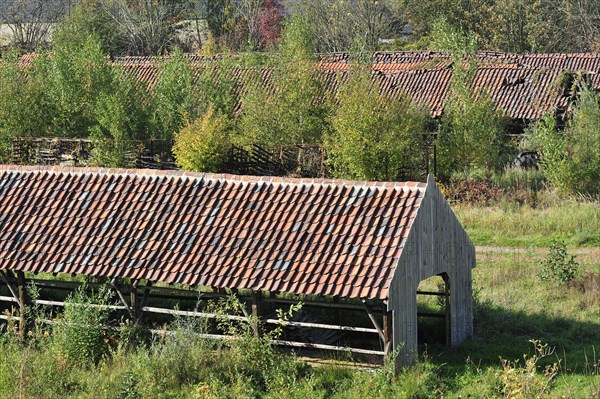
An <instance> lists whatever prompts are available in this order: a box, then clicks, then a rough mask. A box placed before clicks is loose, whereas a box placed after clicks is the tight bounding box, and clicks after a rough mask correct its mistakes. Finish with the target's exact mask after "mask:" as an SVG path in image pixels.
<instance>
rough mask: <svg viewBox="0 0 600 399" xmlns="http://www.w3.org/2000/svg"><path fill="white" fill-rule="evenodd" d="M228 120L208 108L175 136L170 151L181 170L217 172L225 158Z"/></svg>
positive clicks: (228, 140)
mask: <svg viewBox="0 0 600 399" xmlns="http://www.w3.org/2000/svg"><path fill="white" fill-rule="evenodd" d="M230 131H231V122H230V121H229V119H228V118H227V117H226V116H223V115H222V114H220V113H219V112H218V111H215V110H214V109H213V108H212V106H211V107H209V109H208V111H207V112H206V114H204V115H203V116H202V117H200V118H198V119H196V120H195V121H194V122H191V123H188V124H187V125H186V126H184V128H183V129H181V131H180V132H179V133H178V134H177V136H176V137H175V145H174V146H173V154H174V155H175V159H176V160H177V164H178V165H179V166H180V167H181V168H182V169H184V170H190V171H194V172H218V171H220V169H221V166H222V165H223V162H224V161H225V160H226V157H227V151H228V150H229V143H230Z"/></svg>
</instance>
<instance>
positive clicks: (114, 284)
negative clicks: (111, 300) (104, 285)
mask: <svg viewBox="0 0 600 399" xmlns="http://www.w3.org/2000/svg"><path fill="white" fill-rule="evenodd" d="M110 286H111V287H112V288H113V289H114V290H115V291H116V292H117V295H118V296H119V299H120V300H121V303H123V306H124V307H125V310H127V313H129V317H131V320H133V321H134V322H135V320H136V317H135V313H134V312H133V310H132V309H131V306H130V305H129V303H127V301H126V300H125V295H123V293H122V292H121V290H120V289H119V287H117V284H116V279H114V278H113V279H112V280H111V281H110Z"/></svg>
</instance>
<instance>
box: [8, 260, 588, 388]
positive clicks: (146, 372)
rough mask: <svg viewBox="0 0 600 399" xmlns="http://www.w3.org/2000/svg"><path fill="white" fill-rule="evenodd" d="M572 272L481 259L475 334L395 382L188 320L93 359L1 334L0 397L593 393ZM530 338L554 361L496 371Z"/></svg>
mask: <svg viewBox="0 0 600 399" xmlns="http://www.w3.org/2000/svg"><path fill="white" fill-rule="evenodd" d="M538 257H539V256H538ZM580 268H581V270H580V272H579V276H580V277H579V278H578V280H577V281H575V282H571V283H569V284H559V283H549V282H542V281H541V280H540V279H539V278H538V275H537V274H538V271H539V264H538V261H537V259H534V257H533V256H532V255H531V256H530V255H523V254H519V255H512V254H494V255H493V256H491V255H485V256H480V259H479V262H478V266H477V268H476V269H475V270H474V287H475V290H476V302H475V303H476V305H475V336H474V337H473V339H471V340H469V341H468V342H467V343H465V344H463V345H460V346H457V347H454V348H450V349H448V348H444V347H441V346H432V347H429V348H428V350H427V352H428V353H427V354H426V355H424V357H423V359H422V360H421V361H420V362H419V364H417V365H416V366H414V367H410V368H408V369H405V370H403V371H402V372H401V373H400V375H399V376H398V378H397V379H392V378H391V375H390V374H389V371H388V369H386V368H382V369H380V370H379V371H377V372H367V371H360V370H354V369H348V368H342V367H338V366H331V365H330V366H324V367H310V366H308V365H306V364H305V363H303V362H302V361H300V360H299V359H297V358H296V357H294V356H292V355H289V354H281V353H278V352H277V351H274V350H273V349H272V348H270V347H268V346H266V345H265V344H264V343H261V342H256V341H255V340H252V339H250V340H242V342H241V343H235V344H232V345H231V346H221V347H217V348H215V347H213V346H212V344H209V343H207V342H203V341H201V340H198V339H196V338H195V337H194V336H192V335H190V334H188V333H187V331H189V329H192V328H198V326H197V325H190V326H187V325H183V326H181V325H180V326H179V327H178V328H177V331H178V333H177V334H176V335H175V336H174V337H171V338H166V339H164V340H162V341H153V342H150V343H148V344H146V345H142V346H139V347H137V348H135V349H133V350H132V349H127V348H126V347H125V346H123V345H121V346H114V345H113V346H112V350H111V352H110V354H109V355H108V356H105V357H104V358H103V359H102V360H101V361H100V362H99V363H98V364H93V363H91V362H90V363H84V364H83V365H82V364H81V362H79V361H77V362H74V361H71V360H70V357H68V356H65V351H64V348H63V347H61V345H64V342H63V341H60V340H56V339H54V338H53V337H52V336H51V335H49V336H46V334H43V333H42V334H38V336H36V337H34V338H32V339H30V341H29V342H28V343H27V344H25V345H23V344H21V343H19V342H18V340H16V339H14V338H11V335H10V334H7V333H5V334H4V335H2V336H0V353H2V356H0V398H15V397H24V398H44V399H46V398H50V399H51V398H120V399H132V398H139V399H143V398H311V399H312V398H391V397H393V398H437V397H445V398H459V397H462V398H467V397H473V398H480V397H519V396H517V395H516V394H515V395H513V396H505V395H504V393H505V392H504V391H503V387H504V386H505V384H506V382H503V378H506V376H507V375H516V376H517V380H516V381H517V382H522V383H523V384H524V386H526V387H529V388H527V389H530V391H526V393H525V394H524V396H522V397H538V396H541V397H549V398H559V397H567V398H594V397H600V287H598V286H597V284H596V283H595V282H594V281H592V280H584V278H588V279H589V274H590V273H596V274H600V268H599V265H598V264H597V263H592V262H587V261H585V262H584V261H582V263H581V266H580ZM585 276H588V277H585ZM598 281H600V279H599V280H598ZM590 282H591V283H590ZM429 283H431V284H433V285H434V286H435V285H437V284H438V283H439V281H433V280H431V281H429ZM434 286H432V287H431V288H435V287H434ZM426 305H427V304H426ZM428 306H430V307H436V306H437V304H436V303H430V304H429V305H428ZM75 316H76V315H75ZM531 339H537V340H540V341H541V342H544V343H547V344H548V345H549V347H551V348H554V353H555V354H554V355H553V356H550V357H548V358H545V359H542V360H540V361H539V363H538V365H537V366H538V367H537V369H536V372H535V373H522V371H523V369H519V368H518V367H517V368H514V367H513V368H512V369H509V370H508V371H507V370H504V369H503V368H502V366H501V362H500V359H501V358H502V359H507V360H511V361H513V360H517V359H520V362H521V363H520V364H521V365H522V364H523V355H525V354H529V355H531V354H532V353H533V352H532V349H533V346H532V344H531V343H530V340H531ZM552 363H559V365H560V367H559V369H558V375H557V377H556V378H555V379H553V380H552V381H551V382H550V383H549V385H548V389H549V391H548V392H545V393H544V394H543V395H538V394H532V393H531V392H534V391H531V389H533V388H531V386H533V387H536V386H538V387H539V386H543V387H545V386H546V385H545V384H546V382H547V380H546V379H545V378H544V377H543V367H545V366H547V365H550V364H552ZM511 370H512V371H511ZM512 384H516V382H512ZM536 384H537V385H536ZM518 387H520V385H519V386H518ZM518 387H517V388H518ZM519 389H520V388H519ZM515 392H517V393H518V392H520V391H519V390H518V389H517V390H516V391H515Z"/></svg>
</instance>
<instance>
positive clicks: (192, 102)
mask: <svg viewBox="0 0 600 399" xmlns="http://www.w3.org/2000/svg"><path fill="white" fill-rule="evenodd" d="M194 88H195V85H194V72H193V70H192V66H191V64H190V62H189V59H187V58H186V56H185V55H184V54H183V53H182V52H181V51H180V50H175V51H174V52H173V53H172V54H171V55H170V57H169V58H168V59H166V60H165V61H164V62H163V63H162V65H161V67H160V78H159V80H158V83H157V84H156V88H155V89H154V93H153V94H154V104H155V107H154V116H153V121H154V123H155V126H156V137H155V138H158V139H162V140H172V139H173V137H174V136H175V133H177V132H178V131H179V130H181V128H182V127H183V126H184V124H185V120H186V118H189V119H192V120H193V119H195V118H196V116H197V114H198V103H197V96H195V95H194Z"/></svg>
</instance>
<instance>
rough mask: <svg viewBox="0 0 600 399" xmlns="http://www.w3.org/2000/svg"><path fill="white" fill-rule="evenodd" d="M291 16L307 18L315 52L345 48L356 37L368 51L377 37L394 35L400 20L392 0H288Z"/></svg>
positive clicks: (376, 44)
mask: <svg viewBox="0 0 600 399" xmlns="http://www.w3.org/2000/svg"><path fill="white" fill-rule="evenodd" d="M285 4H286V7H287V8H288V9H289V10H290V11H291V13H292V14H293V15H302V16H304V17H305V18H306V20H307V21H309V24H310V27H311V32H312V36H313V39H314V42H315V48H316V50H317V51H318V52H337V51H348V50H349V49H350V48H351V47H352V44H353V43H354V41H355V39H356V38H357V37H359V38H361V39H362V40H364V42H365V43H366V44H367V46H368V48H369V49H370V50H376V49H377V48H378V46H379V39H386V38H390V37H391V38H393V37H394V36H395V35H396V33H397V32H398V30H399V28H400V27H402V26H403V25H404V24H403V21H402V18H401V13H400V10H399V7H398V2H397V1H392V0H380V1H373V0H304V1H295V0H288V1H286V2H285Z"/></svg>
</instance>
